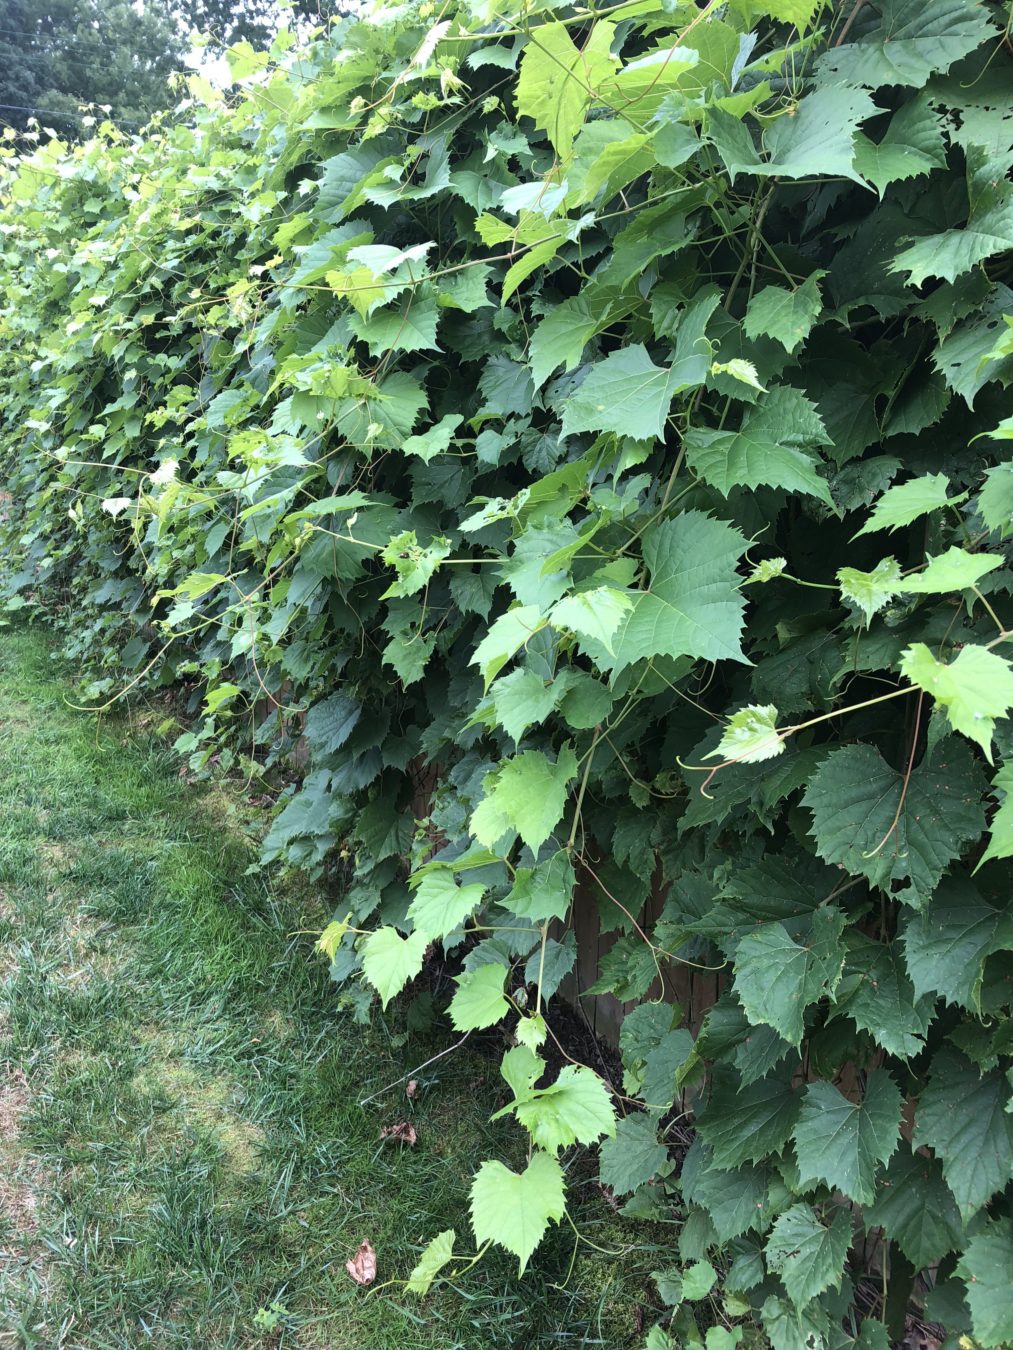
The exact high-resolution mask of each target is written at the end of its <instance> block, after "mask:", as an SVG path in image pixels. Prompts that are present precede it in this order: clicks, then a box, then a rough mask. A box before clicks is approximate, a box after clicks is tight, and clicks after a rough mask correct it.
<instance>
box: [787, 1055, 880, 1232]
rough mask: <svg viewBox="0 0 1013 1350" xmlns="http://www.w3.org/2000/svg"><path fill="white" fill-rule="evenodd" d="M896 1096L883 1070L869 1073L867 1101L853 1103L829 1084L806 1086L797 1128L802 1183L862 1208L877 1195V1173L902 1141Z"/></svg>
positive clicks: (797, 1151) (796, 1137)
mask: <svg viewBox="0 0 1013 1350" xmlns="http://www.w3.org/2000/svg"><path fill="white" fill-rule="evenodd" d="M902 1105H903V1102H902V1099H901V1095H900V1092H899V1091H898V1089H897V1085H896V1084H895V1083H894V1081H893V1079H892V1078H891V1077H890V1075H889V1074H888V1073H887V1072H886V1070H885V1069H874V1070H873V1071H872V1073H870V1074H869V1077H868V1080H867V1084H866V1089H865V1097H864V1099H863V1100H862V1101H861V1102H851V1101H849V1100H848V1099H847V1097H845V1096H843V1095H842V1094H841V1093H840V1092H839V1091H838V1090H837V1088H835V1087H834V1086H833V1085H832V1084H831V1083H810V1084H809V1086H808V1087H807V1088H806V1094H805V1101H804V1102H803V1103H802V1111H801V1114H800V1115H799V1120H798V1125H797V1126H796V1128H795V1156H796V1158H797V1159H798V1167H799V1175H800V1177H801V1179H802V1181H804V1182H805V1181H825V1182H826V1184H827V1185H828V1186H829V1187H830V1188H831V1189H832V1190H838V1191H841V1192H843V1194H844V1195H846V1196H848V1198H849V1199H851V1200H854V1201H855V1202H856V1203H858V1204H860V1205H867V1204H871V1202H872V1201H873V1200H874V1199H875V1196H876V1171H877V1166H878V1164H879V1163H885V1162H888V1161H889V1159H890V1157H891V1156H892V1154H893V1152H894V1150H895V1149H896V1147H897V1140H898V1139H899V1138H900V1113H901V1107H902Z"/></svg>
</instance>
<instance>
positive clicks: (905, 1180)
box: [865, 1142, 963, 1270]
mask: <svg viewBox="0 0 1013 1350" xmlns="http://www.w3.org/2000/svg"><path fill="white" fill-rule="evenodd" d="M865 1221H866V1224H867V1225H868V1226H869V1227H877V1228H883V1229H885V1230H886V1234H887V1237H888V1238H889V1239H890V1241H891V1242H896V1243H897V1245H898V1246H899V1247H900V1249H901V1251H902V1252H903V1253H904V1255H905V1256H906V1257H907V1258H908V1260H909V1261H910V1262H911V1264H912V1265H913V1266H914V1268H915V1270H924V1269H925V1267H926V1266H930V1265H932V1264H933V1263H934V1262H936V1261H939V1260H941V1258H942V1257H944V1256H945V1255H946V1254H947V1252H950V1251H952V1250H953V1249H954V1248H955V1247H959V1246H960V1243H961V1237H962V1235H961V1229H962V1226H963V1225H962V1224H961V1221H960V1211H959V1210H958V1209H957V1204H956V1201H955V1200H954V1198H953V1195H952V1193H951V1191H950V1188H949V1187H948V1186H947V1184H946V1182H945V1181H944V1180H943V1174H942V1170H941V1169H940V1166H939V1164H938V1162H936V1160H935V1158H929V1157H926V1155H925V1154H923V1153H914V1152H912V1150H911V1147H910V1145H909V1144H907V1143H906V1142H905V1143H902V1144H901V1146H900V1148H899V1149H898V1150H897V1152H896V1153H895V1154H894V1155H893V1157H892V1158H891V1160H890V1166H889V1167H888V1168H887V1170H886V1173H885V1175H884V1176H882V1177H881V1178H880V1181H879V1184H878V1187H877V1191H876V1199H875V1200H874V1201H873V1203H872V1204H871V1205H870V1206H869V1207H868V1208H867V1209H866V1211H865Z"/></svg>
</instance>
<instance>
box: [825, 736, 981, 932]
mask: <svg viewBox="0 0 1013 1350" xmlns="http://www.w3.org/2000/svg"><path fill="white" fill-rule="evenodd" d="M983 787H984V783H983V782H982V778H981V772H980V770H979V768H978V766H977V764H976V763H975V761H974V759H973V758H972V756H971V753H970V751H969V750H967V749H966V748H965V746H964V745H963V744H962V743H961V742H958V741H956V740H954V739H953V737H946V738H945V739H944V740H942V741H940V742H939V743H938V744H936V745H935V746H933V747H932V749H931V750H930V751H929V752H928V753H927V754H926V756H925V758H924V759H923V760H922V762H921V764H919V765H918V766H917V767H916V768H915V769H914V771H913V773H912V774H911V778H910V781H909V783H908V784H907V790H906V792H905V786H904V775H903V774H902V773H900V772H898V771H897V770H896V769H893V768H891V767H890V765H889V764H887V762H886V760H885V759H883V757H882V755H880V753H879V751H878V750H875V749H873V747H872V746H871V745H848V746H844V747H842V748H841V749H840V750H835V751H833V752H832V753H831V754H830V755H828V756H827V758H826V759H825V760H824V761H823V763H822V764H821V765H820V766H819V768H818V769H817V770H816V772H815V774H814V775H813V777H812V778H811V780H810V782H809V786H808V788H807V790H806V794H805V796H804V797H803V798H802V804H803V805H804V806H808V807H809V809H810V810H811V811H812V813H813V824H812V831H811V832H812V834H813V835H814V836H815V839H816V851H817V853H818V854H819V856H820V857H821V858H822V859H823V860H824V861H825V862H828V863H830V864H831V865H834V866H842V867H844V868H846V869H847V871H848V872H850V873H851V874H852V875H853V876H864V877H867V878H868V880H869V881H870V882H871V883H872V885H874V886H882V887H886V888H889V887H890V886H891V883H894V882H898V881H904V880H907V881H909V883H910V884H909V885H908V887H907V888H906V889H905V890H903V891H901V892H899V896H900V898H901V899H902V900H904V901H905V902H906V903H907V904H911V905H913V906H915V907H916V908H919V907H921V906H922V905H924V904H925V903H926V901H927V900H928V898H929V896H930V895H931V894H932V892H933V891H934V890H935V888H936V886H937V885H938V883H939V878H940V877H941V876H942V874H943V871H944V870H945V868H946V867H947V865H948V864H949V863H950V862H951V861H952V860H953V859H954V858H957V857H959V856H960V853H961V849H962V847H963V845H964V844H965V843H966V842H967V841H969V840H974V839H977V838H978V837H979V836H980V835H981V832H982V830H983V829H984V826H985V817H984V813H983V811H982V808H981V793H982V789H983Z"/></svg>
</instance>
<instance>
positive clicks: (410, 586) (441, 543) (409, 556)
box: [380, 530, 450, 600]
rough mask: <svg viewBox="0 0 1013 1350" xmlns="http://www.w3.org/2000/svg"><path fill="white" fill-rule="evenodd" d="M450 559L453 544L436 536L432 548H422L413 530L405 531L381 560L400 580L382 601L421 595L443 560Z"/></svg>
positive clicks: (382, 597)
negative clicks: (389, 598)
mask: <svg viewBox="0 0 1013 1350" xmlns="http://www.w3.org/2000/svg"><path fill="white" fill-rule="evenodd" d="M449 556H450V540H449V539H444V538H443V537H442V536H441V535H437V536H436V537H435V538H434V539H433V542H432V543H431V544H429V545H428V546H426V547H423V546H422V545H421V544H419V542H418V540H417V538H416V537H415V531H414V530H403V531H402V532H401V534H398V535H395V536H394V538H393V539H392V540H391V541H390V543H389V544H388V545H387V547H386V548H385V549H384V550H383V552H382V553H381V554H380V557H381V558H382V559H383V561H384V562H385V563H386V564H387V566H388V567H393V568H394V570H395V572H396V573H397V580H396V581H393V582H392V583H391V584H390V585H389V586H388V587H387V589H386V590H385V591H384V593H383V595H382V596H381V597H380V598H381V600H386V599H387V598H388V597H389V596H392V595H397V596H409V595H415V594H416V592H418V591H421V590H422V588H423V587H424V586H428V584H429V582H430V581H431V580H432V577H433V573H434V572H435V571H436V569H437V568H438V567H439V565H440V563H441V562H442V561H443V559H444V558H448V557H449Z"/></svg>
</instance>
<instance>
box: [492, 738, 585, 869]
mask: <svg viewBox="0 0 1013 1350" xmlns="http://www.w3.org/2000/svg"><path fill="white" fill-rule="evenodd" d="M576 774H577V761H576V758H575V756H574V753H573V751H572V750H571V749H570V747H569V746H564V748H563V749H562V750H560V752H559V756H558V758H557V760H556V762H555V764H552V763H550V762H549V760H548V759H546V757H545V756H544V755H543V754H542V753H541V751H538V750H525V751H524V753H523V754H520V755H515V756H514V757H513V759H508V760H507V761H506V762H505V763H504V764H502V765H501V766H500V767H499V769H497V770H496V771H495V773H492V774H490V775H489V776H488V777H487V778H486V780H485V782H484V783H483V789H484V791H485V796H484V798H483V799H482V801H480V802H479V804H478V806H477V807H476V808H475V810H474V812H473V813H472V817H471V832H472V834H474V836H475V838H476V839H478V841H479V842H480V843H482V844H485V845H486V847H487V848H493V847H494V845H495V844H496V843H497V842H498V841H499V840H500V839H502V838H503V836H504V835H505V834H507V833H508V832H509V831H511V830H515V831H516V832H517V833H518V834H519V835H520V837H521V838H522V839H523V840H524V842H525V843H526V844H527V846H528V848H529V849H531V851H532V853H537V852H538V850H539V849H540V848H541V846H542V845H543V844H544V843H545V841H546V839H548V837H549V835H550V834H551V833H552V831H553V830H554V829H555V827H556V826H557V825H558V823H559V821H560V818H561V817H562V815H563V809H564V807H565V806H566V798H567V785H568V784H569V783H570V782H571V780H572V779H573V778H575V777H576Z"/></svg>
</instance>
